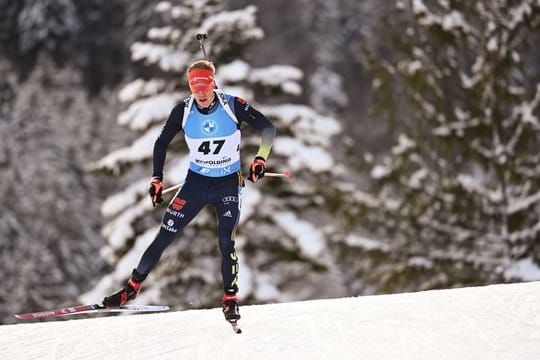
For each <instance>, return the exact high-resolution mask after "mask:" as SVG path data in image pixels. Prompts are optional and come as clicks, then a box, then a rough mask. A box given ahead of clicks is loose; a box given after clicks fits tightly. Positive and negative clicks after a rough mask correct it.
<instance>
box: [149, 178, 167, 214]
mask: <svg viewBox="0 0 540 360" xmlns="http://www.w3.org/2000/svg"><path fill="white" fill-rule="evenodd" d="M148 193H149V194H150V197H151V198H152V205H154V207H155V206H156V204H161V203H162V202H163V197H162V196H161V195H162V193H163V183H162V182H161V179H160V178H159V177H157V176H154V177H153V178H152V181H151V182H150V189H148Z"/></svg>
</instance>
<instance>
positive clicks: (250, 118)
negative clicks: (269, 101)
mask: <svg viewBox="0 0 540 360" xmlns="http://www.w3.org/2000/svg"><path fill="white" fill-rule="evenodd" d="M233 108H234V115H236V118H237V119H238V121H239V122H240V123H243V122H247V123H248V124H249V125H251V126H252V127H254V128H255V129H257V130H259V131H263V130H265V129H273V128H274V125H272V123H271V122H270V120H268V119H267V118H266V116H264V115H263V114H262V113H261V112H260V111H258V110H257V109H255V108H254V107H253V106H251V105H250V104H249V103H248V102H247V101H246V100H244V99H242V98H239V97H237V96H235V97H234V105H233Z"/></svg>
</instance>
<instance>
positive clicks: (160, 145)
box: [152, 102, 185, 179]
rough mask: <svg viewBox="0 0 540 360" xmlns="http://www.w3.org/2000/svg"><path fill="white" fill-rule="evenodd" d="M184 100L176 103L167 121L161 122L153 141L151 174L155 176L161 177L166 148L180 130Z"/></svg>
mask: <svg viewBox="0 0 540 360" xmlns="http://www.w3.org/2000/svg"><path fill="white" fill-rule="evenodd" d="M184 107H185V104H184V102H181V103H180V104H178V105H176V106H175V107H174V108H173V109H172V111H171V113H170V115H169V118H168V119H167V121H165V123H164V124H163V128H162V129H161V133H160V134H159V136H158V138H157V140H156V142H155V143H154V155H153V160H154V172H153V174H152V176H157V177H159V178H160V179H163V166H164V164H165V157H166V155H167V148H168V147H169V144H170V143H171V141H172V139H173V138H174V137H175V135H176V134H178V132H179V131H180V130H182V119H183V117H184Z"/></svg>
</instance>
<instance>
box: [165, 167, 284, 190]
mask: <svg viewBox="0 0 540 360" xmlns="http://www.w3.org/2000/svg"><path fill="white" fill-rule="evenodd" d="M264 176H268V177H290V176H291V173H290V171H289V170H285V171H283V172H282V173H275V172H267V173H264ZM180 186H182V183H180V184H177V185H173V186H171V187H168V188H166V189H165V190H163V192H162V195H165V194H168V193H170V192H173V191H175V190H178V189H180Z"/></svg>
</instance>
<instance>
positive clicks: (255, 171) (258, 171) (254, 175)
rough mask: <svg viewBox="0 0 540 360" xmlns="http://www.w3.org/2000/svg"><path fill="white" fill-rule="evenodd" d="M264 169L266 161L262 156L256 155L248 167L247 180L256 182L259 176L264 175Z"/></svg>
mask: <svg viewBox="0 0 540 360" xmlns="http://www.w3.org/2000/svg"><path fill="white" fill-rule="evenodd" d="M265 171H266V161H265V160H264V158H262V157H260V156H257V157H256V158H255V159H254V160H253V161H252V162H251V166H250V167H249V176H248V180H249V181H251V182H254V183H255V182H257V180H259V179H260V178H263V177H264V172H265Z"/></svg>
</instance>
